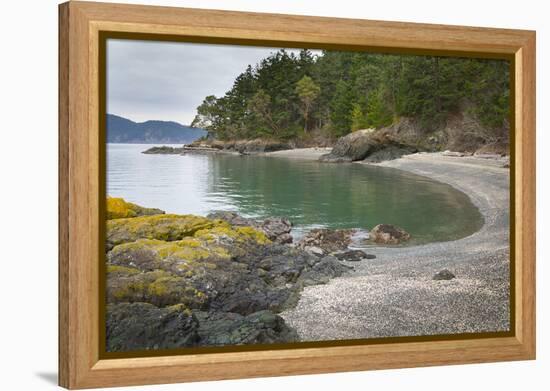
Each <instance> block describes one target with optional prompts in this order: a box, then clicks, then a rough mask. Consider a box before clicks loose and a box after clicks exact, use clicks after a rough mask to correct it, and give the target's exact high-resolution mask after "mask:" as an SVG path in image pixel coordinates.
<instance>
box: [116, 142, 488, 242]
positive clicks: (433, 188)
mask: <svg viewBox="0 0 550 391" xmlns="http://www.w3.org/2000/svg"><path fill="white" fill-rule="evenodd" d="M149 147H150V145H137V144H109V145H108V147H107V192H108V194H109V195H111V196H117V197H123V198H125V199H126V200H128V201H131V202H135V203H137V204H140V205H143V206H147V207H155V208H160V209H163V210H165V211H166V212H169V213H180V214H187V213H191V214H197V215H206V214H208V213H209V212H212V211H214V210H231V211H235V212H237V213H240V214H242V215H244V216H247V217H256V218H265V217H268V216H281V217H287V218H288V219H290V220H291V221H292V222H293V224H294V226H295V230H294V234H296V235H297V236H299V235H301V234H303V232H304V231H307V230H308V229H311V228H316V227H326V228H360V229H367V230H368V229H370V228H372V227H373V226H375V225H376V224H380V223H387V224H395V225H398V226H400V227H403V228H404V229H405V230H407V231H408V232H410V233H411V234H412V236H413V238H414V242H413V243H425V242H431V241H445V240H454V239H459V238H461V237H465V236H468V235H470V234H472V233H474V232H475V231H477V230H479V228H480V227H481V226H482V224H483V218H482V216H481V214H480V213H479V211H478V209H477V208H476V207H475V206H474V205H473V204H472V203H471V201H470V199H469V198H468V197H467V196H466V195H465V194H464V193H462V192H459V191H457V190H456V189H454V188H453V187H451V186H449V185H446V184H443V183H440V182H435V181H432V180H429V179H427V178H425V177H421V176H418V175H414V174H410V173H405V172H402V171H399V170H395V169H391V168H383V167H372V166H366V165H361V164H352V163H350V164H328V163H318V162H308V161H300V160H291V159H284V158H276V157H261V156H233V155H197V154H187V155H184V156H179V155H144V154H142V153H141V151H143V150H145V149H147V148H149Z"/></svg>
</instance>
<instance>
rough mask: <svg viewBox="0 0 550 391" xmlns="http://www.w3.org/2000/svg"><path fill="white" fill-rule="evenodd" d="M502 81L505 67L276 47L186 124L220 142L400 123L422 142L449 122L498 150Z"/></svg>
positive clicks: (333, 134)
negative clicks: (461, 123)
mask: <svg viewBox="0 0 550 391" xmlns="http://www.w3.org/2000/svg"><path fill="white" fill-rule="evenodd" d="M509 77H510V76H509V63H508V62H507V61H504V60H486V59H469V58H446V57H433V56H413V55H387V54H373V53H364V52H336V51H324V52H323V53H322V55H319V56H316V55H313V54H312V53H311V52H310V51H308V50H302V51H300V52H299V54H294V53H292V52H287V51H285V50H280V51H278V52H276V53H273V54H272V55H271V56H269V57H268V58H265V59H263V60H262V61H261V62H260V63H259V64H256V66H254V67H252V66H248V68H247V69H246V70H244V72H242V73H241V74H240V75H239V76H238V77H237V78H236V80H235V82H234V84H233V87H232V88H231V89H230V90H229V91H228V92H227V93H226V94H225V95H224V96H222V97H215V96H208V97H206V98H205V99H204V101H203V103H202V104H201V105H200V106H199V107H198V108H197V116H196V118H195V120H194V121H193V124H192V125H193V126H198V127H202V128H205V129H207V130H208V131H209V132H210V133H211V135H212V136H213V137H215V138H216V139H220V140H229V139H251V138H258V137H263V138H273V139H279V140H291V139H303V138H308V137H311V135H312V134H317V135H319V134H321V135H322V136H323V137H326V138H332V139H335V138H337V137H340V136H343V135H346V134H348V133H350V132H352V131H354V130H357V129H364V128H381V127H385V126H389V125H392V124H396V123H398V122H400V121H402V120H403V119H407V121H408V123H411V122H412V123H414V128H415V131H416V132H417V133H418V134H424V135H425V134H430V133H432V132H436V131H438V130H440V129H443V128H445V126H447V125H448V122H449V121H450V120H451V119H454V120H455V123H456V118H457V117H458V118H460V121H464V122H465V123H467V125H465V126H464V127H465V129H464V134H466V135H467V136H468V137H472V138H474V139H476V140H477V142H478V144H489V143H497V142H503V143H506V142H507V138H508V129H509V124H508V113H509V98H510V96H509Z"/></svg>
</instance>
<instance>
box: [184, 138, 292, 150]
mask: <svg viewBox="0 0 550 391" xmlns="http://www.w3.org/2000/svg"><path fill="white" fill-rule="evenodd" d="M193 149H196V150H197V151H199V150H207V149H212V150H217V151H228V152H239V153H241V154H255V153H262V152H273V151H281V150H284V149H292V146H291V145H290V144H288V143H286V142H283V141H279V140H271V139H262V138H257V139H253V140H227V141H225V140H215V139H207V140H199V141H195V142H194V143H191V144H189V145H188V147H187V148H186V151H191V150H193Z"/></svg>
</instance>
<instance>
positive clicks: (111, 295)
mask: <svg viewBox="0 0 550 391" xmlns="http://www.w3.org/2000/svg"><path fill="white" fill-rule="evenodd" d="M126 269H129V268H126ZM113 270H114V271H113ZM134 270H135V269H134ZM107 301H108V302H109V303H121V302H129V303H134V302H147V303H151V304H154V305H156V306H158V307H165V306H170V305H174V304H183V305H185V306H186V308H203V307H204V305H205V303H207V301H208V296H207V295H206V294H205V293H204V292H202V291H200V290H198V289H196V288H195V286H194V285H193V283H192V282H191V281H190V280H189V279H186V278H184V277H179V276H176V275H173V274H171V273H168V272H166V271H163V270H155V271H151V272H145V273H140V272H138V273H134V272H133V271H132V272H131V273H129V274H121V272H120V269H119V267H115V268H114V269H113V268H112V267H108V268H107Z"/></svg>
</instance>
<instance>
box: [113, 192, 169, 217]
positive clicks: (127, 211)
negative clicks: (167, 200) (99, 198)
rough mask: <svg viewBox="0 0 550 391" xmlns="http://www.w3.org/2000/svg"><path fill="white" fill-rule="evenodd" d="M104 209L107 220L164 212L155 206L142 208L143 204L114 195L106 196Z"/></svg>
mask: <svg viewBox="0 0 550 391" xmlns="http://www.w3.org/2000/svg"><path fill="white" fill-rule="evenodd" d="M106 209H107V220H112V219H122V218H127V217H138V216H152V215H158V214H164V211H163V210H160V209H155V208H144V207H143V206H139V205H136V204H133V203H131V202H127V201H125V200H124V199H122V198H115V197H107V208H106Z"/></svg>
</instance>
